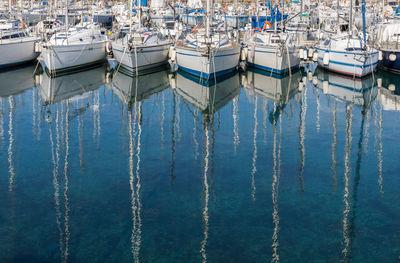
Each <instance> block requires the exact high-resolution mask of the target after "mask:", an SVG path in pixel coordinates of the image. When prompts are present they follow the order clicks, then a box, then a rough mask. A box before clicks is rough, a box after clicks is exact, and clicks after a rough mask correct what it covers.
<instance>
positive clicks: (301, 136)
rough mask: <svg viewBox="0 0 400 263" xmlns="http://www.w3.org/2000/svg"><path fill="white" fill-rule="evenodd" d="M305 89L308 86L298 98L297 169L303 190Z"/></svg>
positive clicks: (302, 190)
mask: <svg viewBox="0 0 400 263" xmlns="http://www.w3.org/2000/svg"><path fill="white" fill-rule="evenodd" d="M307 90H308V88H307V87H305V88H304V91H303V93H302V94H301V95H302V96H301V98H300V116H299V118H300V127H299V139H300V156H301V163H300V169H299V181H300V191H301V192H304V191H305V190H304V179H303V172H304V166H305V163H306V147H305V144H304V140H305V136H306V114H307Z"/></svg>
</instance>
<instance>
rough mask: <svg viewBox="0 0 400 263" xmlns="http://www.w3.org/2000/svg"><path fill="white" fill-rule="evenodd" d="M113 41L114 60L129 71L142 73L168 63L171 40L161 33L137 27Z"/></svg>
mask: <svg viewBox="0 0 400 263" xmlns="http://www.w3.org/2000/svg"><path fill="white" fill-rule="evenodd" d="M121 35H122V37H120V38H117V39H115V40H113V41H112V49H113V53H114V58H115V59H116V60H117V62H118V63H119V64H120V65H121V66H122V67H124V68H126V69H127V70H129V71H136V72H138V71H142V70H146V69H150V68H154V67H158V66H161V65H164V64H166V63H167V60H168V52H169V47H170V45H171V43H172V42H171V40H169V39H167V38H166V37H165V36H164V35H163V34H162V33H161V32H159V31H156V30H153V29H152V28H147V27H140V26H138V27H136V28H132V29H131V30H129V32H128V33H126V34H121Z"/></svg>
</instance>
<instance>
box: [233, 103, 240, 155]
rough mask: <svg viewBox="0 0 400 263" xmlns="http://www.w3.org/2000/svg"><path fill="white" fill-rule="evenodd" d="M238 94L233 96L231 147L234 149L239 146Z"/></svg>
mask: <svg viewBox="0 0 400 263" xmlns="http://www.w3.org/2000/svg"><path fill="white" fill-rule="evenodd" d="M238 122H239V96H236V97H235V98H233V149H234V150H235V153H236V149H237V147H238V146H239V143H240V138H239V124H238Z"/></svg>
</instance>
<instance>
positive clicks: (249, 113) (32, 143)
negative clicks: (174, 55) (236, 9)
mask: <svg viewBox="0 0 400 263" xmlns="http://www.w3.org/2000/svg"><path fill="white" fill-rule="evenodd" d="M33 71H34V67H33V66H32V67H25V68H21V69H17V70H13V71H8V72H4V73H1V74H0V175H1V176H0V261H1V262H57V261H61V262H140V261H141V262H338V261H345V262H398V261H399V256H400V247H399V244H400V224H399V218H400V209H399V206H398V204H399V203H400V196H399V190H398V187H399V185H400V177H399V175H400V164H399V157H400V148H399V147H398V146H399V145H400V137H399V136H398V134H399V128H400V113H399V110H400V76H396V75H391V74H388V73H378V74H377V75H375V76H373V77H371V78H368V79H366V80H364V81H362V82H361V81H353V80H349V79H346V78H343V77H340V76H336V75H331V74H327V73H324V72H321V71H318V70H317V72H316V73H315V75H314V77H311V76H310V77H307V76H306V74H305V73H301V72H297V73H295V74H293V75H291V76H290V77H289V76H287V77H285V78H283V79H277V78H274V77H272V76H270V75H268V74H265V75H264V74H261V73H260V72H257V71H255V72H253V71H249V72H247V73H245V74H241V75H239V74H236V75H230V76H227V77H226V78H225V79H223V80H221V81H220V82H219V83H217V84H216V85H215V84H210V85H205V84H203V85H202V84H201V83H199V82H198V80H196V79H193V78H191V77H189V76H186V75H182V74H177V75H176V76H171V75H168V72H166V71H159V72H155V73H152V74H147V75H144V76H140V77H139V78H132V77H130V76H127V75H125V74H123V73H117V74H114V75H110V74H108V73H106V69H105V68H103V67H100V68H96V69H92V70H88V71H84V72H80V73H75V74H71V75H66V76H60V77H57V78H55V79H51V78H49V77H47V75H45V74H44V75H39V76H35V77H33ZM302 79H303V81H302V84H304V86H303V85H302V84H300V85H299V83H300V81H301V80H302ZM378 79H379V80H378ZM390 84H393V85H392V86H390ZM393 86H394V87H395V89H396V90H395V91H391V90H393ZM299 87H300V90H299ZM389 87H390V89H391V90H389V89H388V88H389Z"/></svg>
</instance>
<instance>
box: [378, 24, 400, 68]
mask: <svg viewBox="0 0 400 263" xmlns="http://www.w3.org/2000/svg"><path fill="white" fill-rule="evenodd" d="M376 39H377V43H376V44H377V47H378V48H379V50H380V51H381V52H382V61H381V63H380V66H382V68H383V69H385V70H388V71H392V72H394V73H400V21H399V20H395V21H391V22H385V23H381V24H379V25H378V26H377V36H376Z"/></svg>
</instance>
